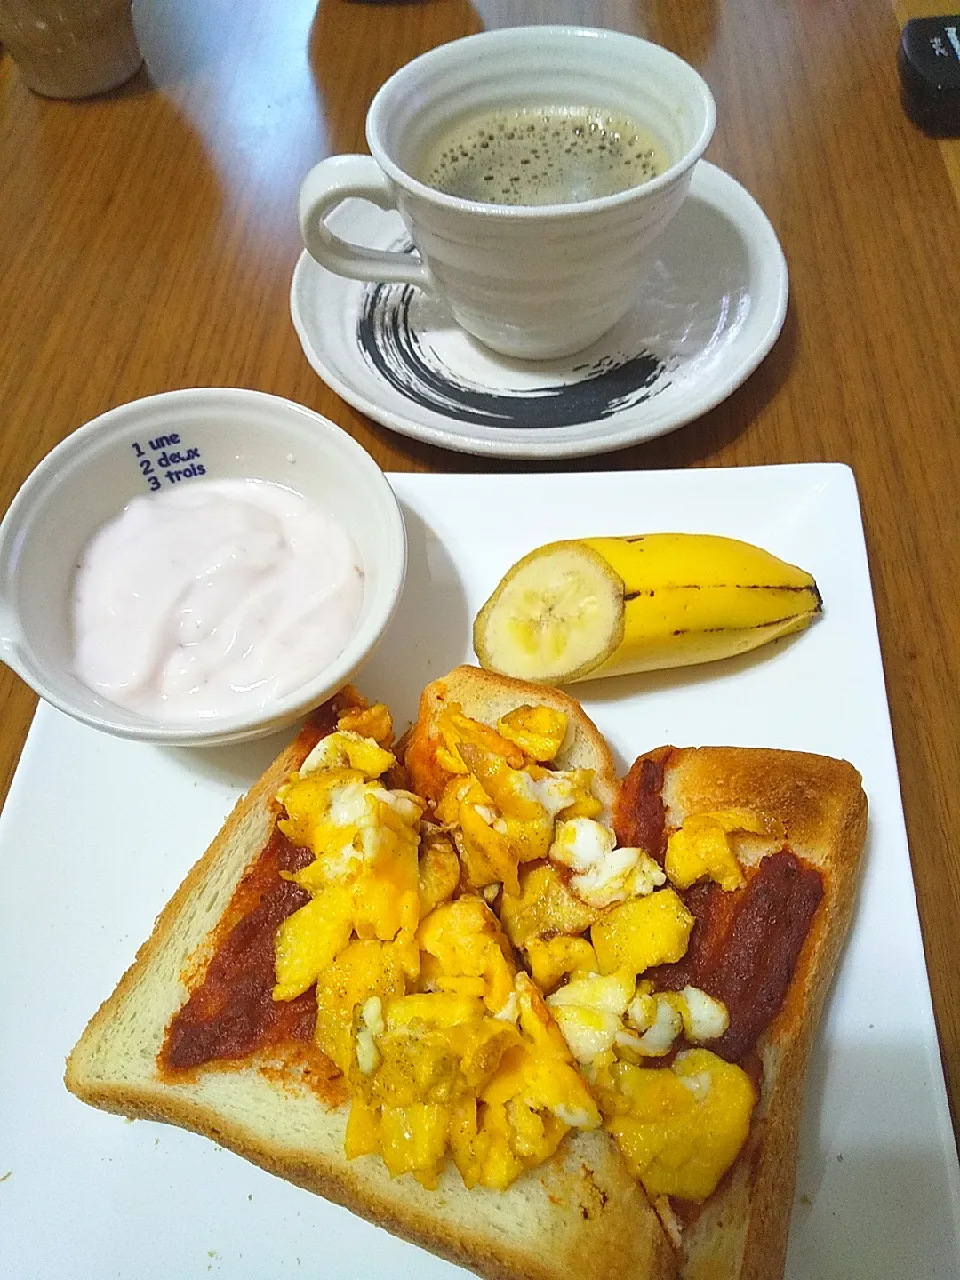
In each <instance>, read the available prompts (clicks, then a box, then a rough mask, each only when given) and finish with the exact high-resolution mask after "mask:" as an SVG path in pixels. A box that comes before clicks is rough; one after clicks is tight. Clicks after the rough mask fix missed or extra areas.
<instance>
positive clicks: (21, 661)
mask: <svg viewBox="0 0 960 1280" xmlns="http://www.w3.org/2000/svg"><path fill="white" fill-rule="evenodd" d="M161 437H168V438H170V437H175V440H173V439H171V441H170V443H168V444H164V442H163V441H162V440H161ZM174 454H178V455H179V457H180V460H179V461H176V460H175V459H174V458H173V457H172V455H174ZM198 465H199V466H202V467H203V469H204V474H205V476H206V477H209V478H215V479H224V478H228V477H238V478H252V479H259V480H268V481H273V482H275V483H279V484H283V485H286V486H287V487H289V488H291V489H295V490H296V491H297V492H299V493H301V494H303V495H304V497H306V498H308V499H311V500H312V501H314V502H316V503H317V504H319V505H320V506H322V507H323V508H325V509H326V510H327V511H328V512H329V513H330V514H331V515H333V516H334V517H335V518H336V519H337V520H339V521H340V523H341V524H342V525H343V527H344V528H345V529H346V531H347V532H348V533H349V535H350V537H351V538H352V539H353V542H354V544H355V546H356V547H357V549H358V551H359V552H360V557H361V560H362V562H363V570H364V595H363V604H362V607H361V611H360V617H359V620H358V622H357V624H356V627H355V629H354V633H353V636H352V638H351V639H350V641H349V643H348V644H347V647H346V648H345V649H344V651H343V652H342V653H341V654H340V656H339V657H338V658H336V659H335V660H334V661H333V662H331V663H330V664H329V665H328V666H327V667H325V668H324V669H323V670H322V671H318V672H317V673H316V675H315V676H314V677H313V679H312V680H310V682H309V683H308V684H305V685H302V686H301V687H300V688H298V689H296V690H294V691H293V692H292V693H290V694H288V695H286V696H285V697H282V698H278V699H277V700H276V701H275V702H274V703H273V704H271V705H270V706H268V707H266V708H264V709H262V710H259V711H257V712H254V713H246V714H243V715H236V716H226V715H225V716H223V717H221V718H219V719H217V720H215V721H209V720H204V721H202V722H201V721H199V720H198V721H166V720H159V719H155V718H153V717H150V716H146V715H141V714H139V713H137V712H135V711H132V710H128V709H127V708H125V707H120V706H117V705H115V704H114V703H111V702H108V701H107V700H106V699H105V698H103V697H101V696H100V695H99V694H97V693H95V692H94V691H93V690H92V689H90V688H88V687H87V685H85V684H84V683H83V682H82V681H81V680H80V679H79V678H78V677H77V676H76V675H75V674H74V671H73V621H72V607H73V606H72V602H73V575H74V571H75V569H76V565H77V562H78V560H79V557H80V553H81V551H82V549H83V547H84V546H85V545H86V543H87V541H88V540H89V539H90V537H91V536H92V535H93V534H94V533H95V532H96V530H97V529H99V528H100V526H101V525H103V524H104V523H106V521H108V520H110V519H111V518H112V517H113V516H115V515H117V514H118V513H119V512H120V510H121V509H122V508H123V507H124V505H125V504H126V503H127V502H129V501H130V499H131V498H133V497H135V496H137V495H139V494H143V493H147V492H150V491H151V490H152V489H154V488H155V487H156V483H157V481H159V483H160V486H161V487H162V488H169V487H170V485H171V484H184V483H191V482H192V480H193V475H192V472H191V468H195V467H197V466H198ZM178 471H179V472H181V473H185V474H182V475H181V479H180V480H176V479H175V478H174V479H171V478H170V477H172V476H173V475H174V473H175V472H178ZM405 570H406V535H405V531H404V526H403V518H402V516H401V514H400V508H399V506H398V504H397V500H396V498H395V497H394V494H393V490H392V489H391V488H390V485H389V484H388V483H387V480H386V478H385V477H384V475H383V472H382V471H381V470H380V468H379V467H378V466H377V464H376V463H375V462H374V461H373V459H372V458H371V457H370V455H369V454H368V453H366V452H365V450H364V449H362V448H361V447H360V445H358V444H357V443H356V441H355V440H353V439H352V438H351V437H350V436H348V435H347V434H346V432H344V431H341V430H340V428H339V427H336V426H334V424H333V423H332V422H329V421H328V420H327V419H326V418H323V417H321V416H320V414H318V413H313V412H312V411H311V410H309V409H305V408H304V407H303V406H302V405H298V404H293V403H292V402H291V401H289V400H282V399H280V398H279V397H277V396H269V395H265V394H263V393H262V392H259V391H245V390H240V389H237V388H227V389H220V388H199V389H193V390H185V391H168V392H165V393H164V394H162V395H156V396H149V397H147V398H146V399H143V400H134V401H133V402H132V403H131V404H125V405H121V406H120V407H119V408H116V409H111V410H110V411H109V412H108V413H104V414H101V416H100V417H99V418H94V420H93V421H92V422H88V423H87V424H86V426H83V427H80V429H79V430H77V431H75V432H74V433H73V434H72V435H70V436H67V438H66V439H65V440H64V441H63V442H62V443H61V444H59V445H57V447H56V448H55V449H54V450H53V451H52V452H51V453H49V454H48V455H47V457H46V458H44V460H43V461H42V462H41V463H40V465H39V466H38V467H37V468H36V470H35V471H34V472H33V473H32V474H31V475H30V476H29V477H28V479H27V480H26V482H25V484H24V485H23V487H22V488H21V490H20V492H19V493H18V494H17V496H16V498H14V500H13V503H12V504H11V506H10V509H9V510H8V512H7V514H6V515H5V516H4V518H3V522H2V524H0V658H2V660H3V661H4V662H6V663H7V664H8V666H10V667H12V668H13V669H14V671H16V672H17V674H18V675H19V676H21V677H22V678H23V679H24V680H25V681H26V683H27V684H29V685H30V687H31V688H32V689H35V690H36V692H37V693H38V694H39V695H40V696H41V697H42V698H45V699H46V701H47V702H50V703H52V704H53V705H54V706H55V707H59V709H60V710H61V711H65V712H66V713H67V715H70V716H73V717H74V718H75V719H77V720H82V721H83V722H84V723H85V724H89V725H93V726H94V728H97V729H103V730H105V731H106V732H107V733H113V734H116V735H117V736H118V737H122V738H137V739H140V740H143V741H149V742H160V743H165V744H168V745H171V746H173V745H176V746H201V745H219V744H222V743H227V742H242V741H245V740H247V739H250V738H257V737H261V736H264V735H265V734H268V733H271V732H273V731H275V730H276V729H279V728H282V727H283V726H284V725H288V724H291V723H293V722H294V721H295V720H297V719H299V718H300V717H301V716H303V715H304V714H306V712H308V711H310V710H311V709H312V708H314V707H316V706H318V705H319V704H320V703H321V702H323V700H324V699H325V698H327V697H329V696H330V695H331V694H332V693H334V692H335V691H336V690H337V689H339V688H340V687H341V686H342V685H344V684H345V683H346V682H347V681H348V680H350V679H351V677H352V676H353V674H354V673H355V672H356V670H357V669H358V667H359V666H360V664H361V663H362V662H363V661H364V659H365V658H366V657H367V656H368V654H369V653H370V652H371V650H372V649H373V648H374V646H375V645H376V643H377V641H378V640H379V639H380V637H381V636H382V634H383V632H384V630H385V628H386V626H387V623H388V622H389V621H390V618H391V616H392V614H393V611H394V608H395V607H396V604H397V601H398V599H399V597H400V592H401V589H402V587H403V579H404V573H405Z"/></svg>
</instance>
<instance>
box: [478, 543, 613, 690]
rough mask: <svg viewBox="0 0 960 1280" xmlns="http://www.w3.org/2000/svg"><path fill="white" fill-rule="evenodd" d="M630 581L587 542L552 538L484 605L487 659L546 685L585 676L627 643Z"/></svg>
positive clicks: (483, 657) (481, 634)
mask: <svg viewBox="0 0 960 1280" xmlns="http://www.w3.org/2000/svg"><path fill="white" fill-rule="evenodd" d="M624 616H625V606H624V590H623V580H622V579H621V578H620V576H619V574H617V573H615V572H614V571H613V569H612V568H611V567H610V565H609V564H608V563H607V561H606V560H605V559H604V558H603V557H602V556H601V555H600V554H599V553H598V552H596V551H594V550H593V549H592V548H591V547H588V546H586V545H585V544H584V543H582V542H551V543H548V545H547V546H544V547H538V548H537V549H536V550H535V551H531V552H530V554H529V555H527V556H524V558H523V559H522V560H520V561H518V562H517V563H516V564H515V565H514V566H513V568H512V569H510V571H509V572H508V573H507V574H506V576H505V577H504V578H503V579H502V581H501V582H500V585H499V586H498V587H497V589H496V591H494V593H493V595H492V596H491V597H490V599H489V600H488V601H487V603H486V604H485V605H484V606H483V608H482V609H481V610H480V612H479V614H478V615H477V620H476V622H475V623H474V627H473V647H474V649H475V650H476V654H477V657H478V658H479V660H480V665H481V666H483V667H486V668H487V669H488V670H490V671H498V672H500V673H501V675H510V676H515V677H517V678H518V679H521V680H531V681H534V682H540V683H544V684H564V683H569V682H571V681H573V680H582V679H585V678H586V676H588V675H589V674H590V672H592V671H594V670H596V668H597V667H599V666H601V665H602V664H603V663H604V662H606V661H607V659H608V658H612V657H613V655H614V654H615V653H616V652H617V650H618V649H619V648H620V645H621V643H622V641H623V626H624Z"/></svg>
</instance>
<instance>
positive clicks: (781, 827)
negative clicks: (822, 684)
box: [615, 747, 867, 1280]
mask: <svg viewBox="0 0 960 1280" xmlns="http://www.w3.org/2000/svg"><path fill="white" fill-rule="evenodd" d="M738 809H743V810H747V811H751V812H754V813H759V814H762V815H765V816H766V817H767V818H768V819H769V825H770V834H769V835H756V834H753V835H748V834H742V835H740V836H739V837H738V847H737V856H738V858H739V859H740V861H741V862H742V863H743V864H744V865H750V864H754V865H756V864H757V863H759V862H760V861H762V860H763V859H766V858H769V857H771V856H773V855H774V854H777V853H778V851H779V850H780V849H782V848H783V847H785V846H786V847H788V848H789V849H790V850H791V851H792V852H793V853H794V854H795V855H796V856H797V857H798V858H799V859H801V860H802V862H803V863H805V864H808V865H809V866H812V867H815V868H817V870H818V871H819V872H820V875H821V877H822V881H823V897H822V900H821V902H820V904H819V906H818V907H817V909H816V912H815V914H814V915H813V920H812V923H811V925H810V928H809V931H808V932H807V933H806V937H805V939H804V940H803V943H802V947H801V949H800V951H799V955H798V957H797V960H796V963H795V967H794V968H793V973H792V978H791V980H790V983H789V987H788V989H787V992H786V997H785V999H784V1001H783V1004H782V1007H780V1009H779V1012H778V1013H777V1014H776V1016H775V1017H774V1018H773V1020H772V1022H771V1023H770V1024H769V1026H768V1027H767V1028H766V1030H765V1031H764V1033H763V1034H762V1035H761V1037H760V1040H759V1043H758V1045H757V1048H756V1053H757V1054H758V1056H759V1059H760V1062H761V1064H762V1073H761V1087H760V1100H759V1103H758V1106H757V1109H756V1111H755V1112H754V1116H753V1121H752V1124H751V1131H750V1136H749V1138H748V1141H747V1145H746V1147H745V1148H744V1150H743V1151H742V1152H741V1153H740V1156H739V1157H738V1159H737V1161H736V1163H735V1164H734V1166H733V1168H732V1169H731V1171H730V1173H729V1174H728V1175H727V1177H726V1179H725V1180H724V1182H723V1183H721V1185H720V1187H719V1188H718V1190H717V1191H716V1192H715V1193H714V1194H713V1195H712V1196H711V1197H710V1198H709V1199H708V1200H707V1201H706V1202H705V1204H704V1205H703V1206H702V1207H701V1208H700V1210H699V1211H698V1212H697V1214H696V1215H695V1216H694V1217H693V1218H692V1220H691V1221H689V1222H688V1223H686V1224H685V1225H683V1226H682V1228H681V1232H680V1240H681V1274H682V1275H683V1277H684V1280H716V1278H717V1277H728V1276H730V1277H737V1280H767V1278H771V1280H772V1278H773V1277H779V1276H781V1275H782V1274H783V1267H784V1261H785V1258H786V1248H787V1233H788V1231H789V1226H790V1215H791V1212H792V1209H793V1189H794V1179H795V1174H796V1148H797V1135H798V1126H799V1121H800V1110H801V1104H802V1100H803V1081H804V1073H805V1071H806V1066H807V1060H808V1058H809V1056H810V1050H811V1048H812V1045H813V1042H814V1039H815V1036H816V1032H817V1026H818V1023H819V1021H820V1015H821V1012H822V1009H823V1003H824V1000H825V998H826V995H827V991H828V989H829V986H830V981H831V978H832V976H833V973H834V970H835V968H836V964H837V960H838V958H839V955H840V951H841V948H842V946H843V941H844V939H845V937H846V934H847V930H848V928H849V925H850V918H851V915H852V912H853V905H854V901H855V896H856V888H857V882H858V872H859V865H860V857H861V853H862V850H863V845H864V841H865V838H866V825H867V801H866V796H865V795H864V793H863V789H862V787H861V784H860V775H859V774H858V772H857V771H856V769H855V768H854V767H853V766H852V765H850V764H848V763H847V761H845V760H836V759H833V758H831V757H828V756H818V755H810V754H807V753H803V752H796V751H775V750H766V749H763V748H742V747H702V748H692V749H691V748H687V749H675V748H672V747H666V748H661V749H659V750H657V751H653V752H650V753H648V754H647V755H644V756H641V757H640V758H639V759H638V760H637V761H636V763H635V764H634V765H633V767H632V768H631V770H630V773H629V774H628V776H627V778H626V779H625V780H624V785H623V787H622V789H621V792H620V796H619V799H618V805H617V815H616V823H615V825H616V830H617V834H618V836H619V838H620V840H621V842H623V843H628V842H630V841H631V840H633V839H635V838H636V837H637V836H638V834H639V833H640V832H641V831H642V832H643V835H644V838H645V839H647V840H648V841H650V842H651V843H653V842H654V841H655V840H656V839H657V835H656V834H655V833H656V832H657V831H658V829H659V840H660V841H661V847H662V844H663V843H665V840H666V837H667V834H668V833H669V832H670V831H673V830H676V829H677V828H679V827H681V826H682V825H683V822H684V820H685V819H686V818H687V817H688V816H689V815H691V814H698V813H704V812H709V811H732V810H738ZM651 833H654V834H651ZM778 925H779V927H780V928H781V930H785V929H786V928H788V927H789V921H779V922H778ZM758 956H759V958H760V959H761V960H767V962H768V963H769V959H768V957H766V956H765V955H764V953H763V952H762V949H758ZM704 985H705V987H706V989H707V990H710V984H709V982H707V983H705V984H704ZM756 985H757V984H756V983H754V985H753V988H752V992H751V988H750V986H749V985H748V984H747V985H746V990H747V991H748V993H751V994H752V995H753V996H754V998H755V993H756ZM717 994H722V993H721V992H717Z"/></svg>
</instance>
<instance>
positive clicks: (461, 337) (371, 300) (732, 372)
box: [290, 161, 787, 458]
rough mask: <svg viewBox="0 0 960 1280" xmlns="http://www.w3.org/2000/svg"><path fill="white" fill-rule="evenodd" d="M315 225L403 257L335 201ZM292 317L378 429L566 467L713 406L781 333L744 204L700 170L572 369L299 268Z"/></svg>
mask: <svg viewBox="0 0 960 1280" xmlns="http://www.w3.org/2000/svg"><path fill="white" fill-rule="evenodd" d="M329 221H330V226H331V227H332V229H333V230H335V231H336V232H338V234H340V235H342V236H344V237H345V238H347V239H351V240H355V241H358V242H359V243H361V244H365V245H370V246H371V247H379V248H390V247H393V248H397V247H404V246H406V247H410V241H409V237H408V236H407V234H406V231H405V229H404V226H403V223H402V222H401V220H400V217H399V215H398V214H396V213H392V212H388V213H385V212H384V211H383V210H381V209H378V208H377V207H376V206H375V205H372V204H369V203H367V202H364V201H359V200H348V201H346V202H345V203H344V204H343V205H341V206H340V207H339V208H338V209H337V210H336V211H335V212H334V214H333V215H332V216H331V218H330V220H329ZM290 306H291V311H292V313H293V323H294V326H295V327H296V330H297V334H298V335H299V338H300V343H301V345H302V347H303V350H304V354H305V355H306V357H307V359H308V360H309V361H310V364H311V365H312V366H313V368H314V369H315V370H316V372H317V373H318V374H319V375H320V377H321V378H323V379H324V381H325V382H327V383H328V384H329V385H330V386H331V387H333V389H334V390H335V391H337V392H338V393H339V394H340V395H341V396H342V397H343V398H344V400H347V401H349V403H350V404H352V405H354V406H355V407H356V408H357V409H359V410H360V411H361V412H363V413H366V414H367V415H368V416H369V417H371V418H374V419H375V420H376V421H377V422H381V423H382V424H383V425H384V426H385V427H390V428H391V429H392V430H394V431H400V432H402V433H403V434H404V435H408V436H413V437H414V438H415V439H417V440H425V441H428V442H429V443H430V444H436V445H441V446H442V447H444V448H446V449H459V450H461V451H463V452H466V453H479V454H487V455H491V456H500V457H515V458H565V457H566V458H569V457H578V456H581V455H583V454H590V453H602V452H606V451H609V450H611V449H620V448H623V447H624V446H625V445H628V444H635V443H636V442H638V441H640V440H648V439H650V438H651V437H653V436H658V435H662V434H663V433H664V432H667V431H672V430H674V428H676V427H681V426H683V425H684V424H685V423H687V422H690V421H691V420H692V419H694V418H696V417H698V416H699V415H700V414H702V413H705V412H706V411H707V410H708V409H711V408H713V406H714V405H715V404H718V403H719V402H720V401H721V400H723V399H725V397H726V396H728V395H729V394H730V393H731V392H732V391H733V390H734V389H735V388H736V387H738V386H739V385H740V383H741V382H743V381H744V379H745V378H747V377H748V376H749V375H750V374H751V373H752V372H753V370H754V369H755V368H756V367H757V365H758V364H759V363H760V361H761V360H762V359H763V358H764V356H765V355H766V354H767V352H768V351H769V350H770V348H771V347H772V346H773V344H774V342H775V341H776V339H777V336H778V334H779V333H780V329H781V327H782V326H783V320H784V316H785V314H786V309H787V264H786V262H785V260H784V257H783V252H782V250H781V248H780V243H779V241H778V240H777V237H776V234H775V233H774V230H773V228H772V227H771V225H770V223H769V221H768V220H767V218H766V215H765V214H764V213H763V211H762V210H761V208H760V207H759V205H758V204H757V203H756V201H755V200H754V199H753V197H752V196H751V195H749V194H748V192H746V191H745V190H744V188H743V187H741V186H740V184H739V183H738V182H735V181H734V179H733V178H731V177H730V176H729V175H728V174H726V173H724V172H723V171H722V170H721V169H718V168H716V166H714V165H712V164H708V163H706V162H705V161H701V162H700V164H699V165H698V166H697V169H696V171H695V172H694V176H693V185H692V188H691V191H690V195H689V196H688V197H687V199H686V201H685V202H684V205H683V207H682V208H681V210H680V212H679V213H678V214H677V215H676V217H675V218H674V220H673V221H672V222H671V223H670V225H669V226H668V228H667V229H666V231H665V232H664V233H663V234H662V236H661V237H660V238H659V239H658V240H657V241H656V242H655V244H654V245H653V246H652V247H651V252H650V260H649V265H648V267H647V270H646V273H645V275H644V278H643V280H642V281H641V283H640V286H639V288H638V290H637V303H636V306H635V307H634V308H633V310H632V311H631V312H630V313H629V314H628V315H627V316H626V317H625V318H624V319H623V320H621V322H620V323H619V324H618V325H617V326H616V328H614V329H612V330H611V331H610V333H608V334H607V335H606V336H605V337H603V338H601V339H600V341H599V342H596V343H594V345H593V346H592V347H589V348H588V349H587V350H586V351H581V352H578V353H577V354H576V355H575V356H569V357H567V358H565V359H563V360H551V361H537V362H529V361H514V360H509V359H507V358H505V357H503V356H498V355H496V354H495V353H494V352H492V351H489V350H488V349H487V348H485V347H483V346H481V345H480V344H479V343H478V342H476V341H474V339H472V338H470V337H468V336H467V335H466V334H465V333H464V332H463V330H462V329H460V328H459V327H458V326H457V324H456V323H455V322H454V320H453V318H452V316H451V315H450V312H449V310H448V309H447V307H446V305H445V304H444V303H442V302H440V301H439V300H437V299H435V298H431V297H428V296H427V295H426V294H423V293H421V292H420V291H419V290H416V289H413V288H411V287H410V286H409V285H384V284H363V283H360V282H359V281H355V280H347V279H345V278H343V277H342V276H336V275H333V274H332V273H331V272H329V271H326V270H325V269H324V268H323V267H321V266H320V265H319V264H318V263H316V262H315V261H314V260H313V259H312V258H311V257H310V256H309V255H308V254H307V253H303V254H302V255H301V257H300V261H299V262H298V263H297V266H296V270H295V271H294V274H293V287H292V290H291V297H290Z"/></svg>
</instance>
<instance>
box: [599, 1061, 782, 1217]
mask: <svg viewBox="0 0 960 1280" xmlns="http://www.w3.org/2000/svg"><path fill="white" fill-rule="evenodd" d="M597 1090H598V1093H599V1094H600V1097H601V1100H602V1106H603V1112H604V1119H605V1121H606V1125H607V1128H608V1129H609V1131H610V1132H611V1133H612V1134H613V1136H614V1137H615V1138H616V1140H617V1143H618V1145H619V1147H620V1150H621V1152H622V1153H623V1156H624V1158H625V1159H626V1162H627V1166H628V1168H629V1169H630V1172H631V1173H632V1174H633V1175H634V1176H635V1177H636V1178H639V1179H640V1181H641V1182H642V1183H643V1186H644V1189H645V1190H646V1191H647V1193H648V1195H650V1196H652V1197H655V1196H661V1195H666V1196H678V1197H680V1198H681V1199H684V1200H703V1199H705V1198H706V1197H707V1196H708V1195H710V1193H711V1192H712V1191H713V1190H714V1189H715V1188H716V1186H717V1183H718V1182H719V1181H720V1179H721V1178H722V1177H723V1175H724V1173H726V1171H727V1169H729V1167H730V1165H731V1164H732V1163H733V1161H734V1160H735V1159H736V1158H737V1155H738V1154H739V1152H740V1149H741V1148H742V1146H743V1144H744V1143H745V1142H746V1140H747V1134H748V1132H749V1129H750V1117H751V1116H752V1114H753V1108H754V1106H755V1105H756V1101H757V1098H756V1092H755V1090H754V1087H753V1084H752V1082H751V1080H750V1077H749V1076H748V1075H747V1074H746V1073H745V1072H744V1071H741V1070H740V1068H739V1067H736V1066H733V1065H732V1064H731V1063H729V1062H724V1061H723V1059H722V1058H718V1057H717V1056H716V1054H713V1053H711V1052H710V1051H709V1050H708V1049H689V1050H686V1051H685V1052H683V1053H678V1054H677V1056H676V1059H675V1061H674V1063H673V1065H672V1066H671V1067H637V1066H633V1065H631V1064H630V1063H627V1062H618V1063H617V1064H616V1065H614V1066H613V1067H610V1068H608V1069H607V1071H606V1072H605V1073H604V1076H603V1078H602V1079H599V1080H598V1082H597Z"/></svg>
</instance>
